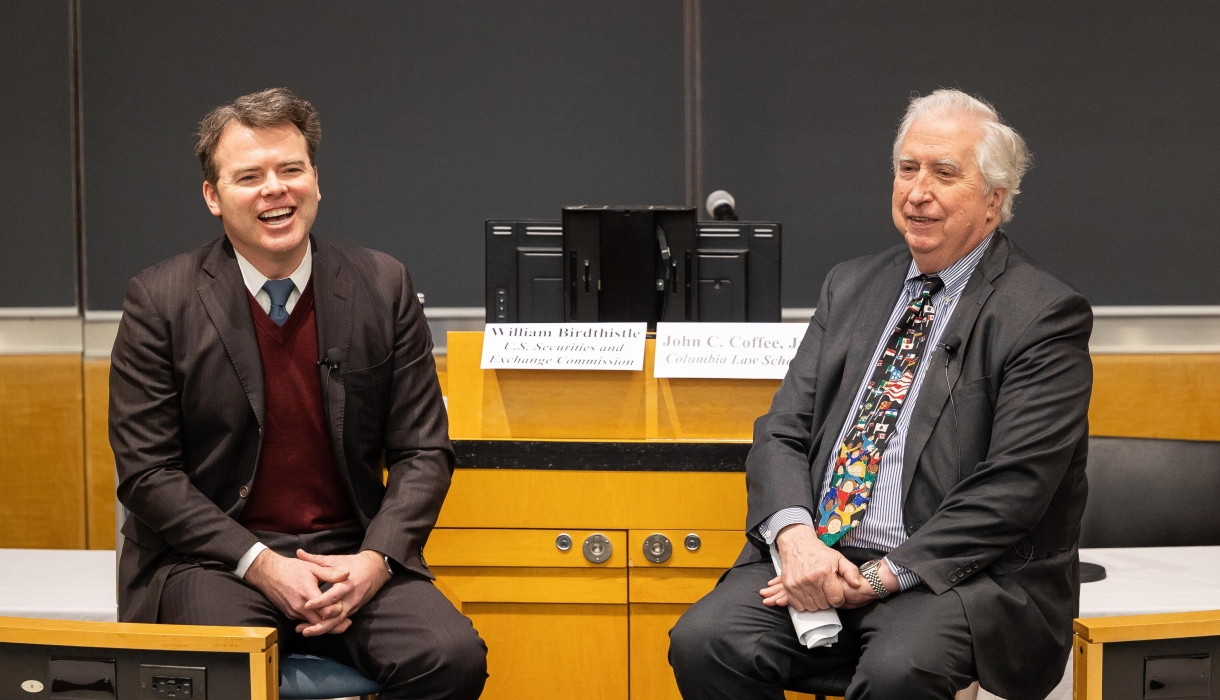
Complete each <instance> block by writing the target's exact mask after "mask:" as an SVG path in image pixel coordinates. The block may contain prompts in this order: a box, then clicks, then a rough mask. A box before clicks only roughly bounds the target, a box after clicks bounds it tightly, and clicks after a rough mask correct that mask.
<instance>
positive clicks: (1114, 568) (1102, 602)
mask: <svg viewBox="0 0 1220 700" xmlns="http://www.w3.org/2000/svg"><path fill="white" fill-rule="evenodd" d="M1080 561H1082V562H1089V563H1091V564H1101V565H1102V566H1104V567H1106V578H1105V579H1104V580H1102V581H1094V582H1093V583H1085V584H1082V585H1081V586H1080V616H1081V617H1112V616H1114V615H1146V614H1151V613H1164V612H1193V611H1197V610H1220V547H1132V548H1114V549H1082V550H1080Z"/></svg>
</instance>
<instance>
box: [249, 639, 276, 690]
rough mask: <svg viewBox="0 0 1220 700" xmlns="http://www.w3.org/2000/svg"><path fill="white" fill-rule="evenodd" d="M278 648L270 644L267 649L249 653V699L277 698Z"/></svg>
mask: <svg viewBox="0 0 1220 700" xmlns="http://www.w3.org/2000/svg"><path fill="white" fill-rule="evenodd" d="M279 658H280V650H279V647H278V646H276V645H272V647H271V648H270V649H268V650H267V651H260V652H255V653H252V654H250V700H279V698H280V663H279Z"/></svg>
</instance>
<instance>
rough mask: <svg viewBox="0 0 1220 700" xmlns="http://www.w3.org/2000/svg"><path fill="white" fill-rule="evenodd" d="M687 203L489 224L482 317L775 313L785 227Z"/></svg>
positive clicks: (748, 317)
mask: <svg viewBox="0 0 1220 700" xmlns="http://www.w3.org/2000/svg"><path fill="white" fill-rule="evenodd" d="M695 214H696V212H695V210H694V209H692V208H689V207H635V208H632V207H590V206H582V207H569V208H567V209H565V210H564V213H563V215H564V218H563V220H562V222H560V221H538V220H531V221H510V220H493V221H488V222H487V223H486V228H485V236H484V238H485V241H486V271H487V286H486V296H485V298H486V302H485V303H486V312H487V315H486V319H487V322H488V323H527V322H558V321H565V320H566V321H581V322H597V321H646V322H648V323H649V324H655V323H656V322H657V321H722V322H770V323H777V322H779V321H780V316H781V308H780V262H781V252H782V248H781V226H780V225H779V224H778V223H773V222H747V221H707V222H698V221H696V218H695Z"/></svg>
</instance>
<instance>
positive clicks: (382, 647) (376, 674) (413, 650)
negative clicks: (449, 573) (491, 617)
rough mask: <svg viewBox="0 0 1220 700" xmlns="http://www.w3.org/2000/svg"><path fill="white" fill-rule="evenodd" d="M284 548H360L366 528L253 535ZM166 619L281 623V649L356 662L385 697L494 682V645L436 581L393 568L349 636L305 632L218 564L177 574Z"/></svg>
mask: <svg viewBox="0 0 1220 700" xmlns="http://www.w3.org/2000/svg"><path fill="white" fill-rule="evenodd" d="M256 534H257V535H258V536H259V539H260V540H262V542H263V543H264V544H266V545H267V546H268V547H270V548H271V549H272V550H274V551H275V552H276V553H278V554H282V555H284V556H287V557H294V558H295V557H296V550H297V549H298V548H300V549H304V550H305V551H307V552H311V553H313V554H353V553H355V552H356V551H358V550H359V548H360V541H361V538H362V535H363V533H362V532H360V530H359V528H352V529H349V530H345V531H338V530H334V531H329V532H323V533H316V534H310V535H301V536H296V535H285V534H282V533H268V532H259V533H256ZM159 620H160V622H165V623H170V624H181V625H236V626H243V627H244V626H250V627H275V628H276V629H278V630H279V640H280V642H279V643H280V653H281V654H290V653H305V654H317V655H322V656H329V657H331V658H333V659H336V660H338V661H341V662H343V663H346V664H348V665H351V666H353V667H355V668H356V669H358V670H359V671H360V672H361V673H363V674H364V675H365V676H367V677H369V678H373V679H375V680H376V681H377V682H378V683H380V684H381V686H382V688H383V689H384V690H383V691H382V693H381V694H380V696H379V697H381V698H384V699H385V700H397V699H399V698H412V699H413V700H414V699H416V698H419V699H422V698H438V699H439V698H447V699H450V698H451V699H453V700H458V699H465V698H477V697H479V694H480V693H482V692H483V684H484V683H485V682H486V680H487V661H486V657H487V647H486V645H484V644H483V640H482V639H480V638H479V635H478V633H477V632H475V630H474V627H473V626H472V625H471V624H470V620H469V619H467V618H466V617H464V616H463V615H462V614H461V613H459V612H458V611H457V610H456V609H455V608H454V607H453V605H452V604H451V603H450V602H449V601H448V600H447V599H446V598H445V597H444V596H443V595H442V594H441V592H440V591H438V590H437V589H436V586H434V585H432V582H431V581H429V580H427V579H425V578H421V577H419V576H417V575H415V574H412V573H395V575H394V576H393V578H391V579H390V580H389V581H388V582H387V583H386V584H385V585H384V586H383V587H382V588H381V590H380V591H378V592H377V595H375V596H374V597H373V599H372V600H370V601H369V602H368V603H365V605H364V607H362V608H360V609H359V610H357V611H356V612H355V613H354V614H352V616H351V620H352V625H351V627H349V628H348V629H347V631H346V632H344V633H342V634H325V635H321V636H319V637H303V636H301V635H300V634H297V633H296V629H295V628H296V625H297V624H298V623H297V621H296V620H290V619H288V617H287V616H285V615H284V613H282V612H281V611H280V610H279V609H278V608H276V607H275V605H274V604H272V603H271V601H269V600H268V599H267V598H266V597H265V596H264V595H263V594H262V593H261V592H259V590H258V589H256V588H255V587H254V586H251V585H250V584H248V583H246V582H245V581H243V580H242V579H239V578H238V577H237V576H235V575H234V574H233V572H232V571H230V570H228V569H227V568H225V567H224V566H222V565H220V564H218V563H215V562H200V561H192V562H188V563H184V564H180V565H178V566H177V567H175V568H174V570H173V571H172V572H171V573H170V575H169V578H168V579H167V580H166V582H165V589H164V591H163V592H162V594H161V609H160V616H159Z"/></svg>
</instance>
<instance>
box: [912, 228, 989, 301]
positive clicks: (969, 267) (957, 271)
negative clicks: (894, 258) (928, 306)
mask: <svg viewBox="0 0 1220 700" xmlns="http://www.w3.org/2000/svg"><path fill="white" fill-rule="evenodd" d="M993 237H995V232H994V231H993V232H991V233H989V234H987V237H986V238H984V239H983V240H982V242H981V243H979V244H978V245H977V246H975V247H974V250H972V251H970V252H969V253H967V254H966V256H965V257H964V258H962V259H961V260H958V261H957V262H955V263H953V264H952V265H950V266H949V267H948V268H946V269H944V270H941V271H940V272H939V273H937V274H936V276H937V277H939V278H940V281H941V282H944V283H945V288H944V290H943V291H942V292H941V293H942V294H944V295H945V296H946V297H947V298H954V297H957V296H958V295H959V294H961V293H962V290H964V289H965V288H966V283H967V282H969V281H970V275H971V273H973V272H974V268H975V267H977V266H978V264H979V261H980V260H982V259H983V253H986V252H987V246H988V245H989V244H990V243H991V239H992V238H993ZM922 274H923V273H922V272H920V271H919V266H918V265H916V264H915V261H914V260H911V266H910V267H908V268H907V280H906V281H907V286H908V290H909V288H910V286H911V282H912V281H914V280H915V278H916V277H919V276H920V275H922Z"/></svg>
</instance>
